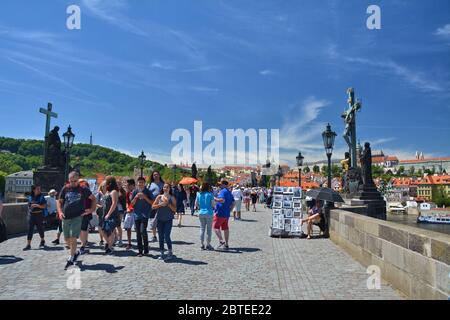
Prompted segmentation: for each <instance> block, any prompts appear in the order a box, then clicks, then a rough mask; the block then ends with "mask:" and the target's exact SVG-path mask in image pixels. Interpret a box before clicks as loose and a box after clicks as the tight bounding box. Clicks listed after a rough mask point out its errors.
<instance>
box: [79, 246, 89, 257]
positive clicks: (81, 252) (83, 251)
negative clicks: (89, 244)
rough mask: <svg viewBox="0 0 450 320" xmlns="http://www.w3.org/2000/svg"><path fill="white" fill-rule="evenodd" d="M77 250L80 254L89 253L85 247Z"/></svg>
mask: <svg viewBox="0 0 450 320" xmlns="http://www.w3.org/2000/svg"><path fill="white" fill-rule="evenodd" d="M79 252H80V254H81V255H83V254H86V253H89V249H86V247H81V248H80V251H79Z"/></svg>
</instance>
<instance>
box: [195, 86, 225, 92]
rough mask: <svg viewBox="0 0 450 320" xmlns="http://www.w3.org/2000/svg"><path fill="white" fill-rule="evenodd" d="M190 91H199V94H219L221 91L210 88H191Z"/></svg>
mask: <svg viewBox="0 0 450 320" xmlns="http://www.w3.org/2000/svg"><path fill="white" fill-rule="evenodd" d="M189 89H190V90H193V91H198V92H205V93H217V92H219V89H217V88H209V87H190V88H189Z"/></svg>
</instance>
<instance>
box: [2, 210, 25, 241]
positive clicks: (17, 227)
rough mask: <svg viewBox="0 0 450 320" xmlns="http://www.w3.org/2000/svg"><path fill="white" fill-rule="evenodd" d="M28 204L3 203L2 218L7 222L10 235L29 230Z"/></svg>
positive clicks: (7, 230)
mask: <svg viewBox="0 0 450 320" xmlns="http://www.w3.org/2000/svg"><path fill="white" fill-rule="evenodd" d="M27 215H28V204H26V203H6V204H3V212H2V218H3V220H4V221H5V224H6V232H7V233H8V235H14V234H18V233H24V232H27V230H28V218H27Z"/></svg>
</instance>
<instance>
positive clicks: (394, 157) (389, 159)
mask: <svg viewBox="0 0 450 320" xmlns="http://www.w3.org/2000/svg"><path fill="white" fill-rule="evenodd" d="M386 161H398V158H397V157H396V156H388V157H386Z"/></svg>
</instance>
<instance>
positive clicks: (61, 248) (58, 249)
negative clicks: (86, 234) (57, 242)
mask: <svg viewBox="0 0 450 320" xmlns="http://www.w3.org/2000/svg"><path fill="white" fill-rule="evenodd" d="M39 250H44V251H61V250H65V249H64V248H63V247H49V246H45V247H44V248H43V249H39Z"/></svg>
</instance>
